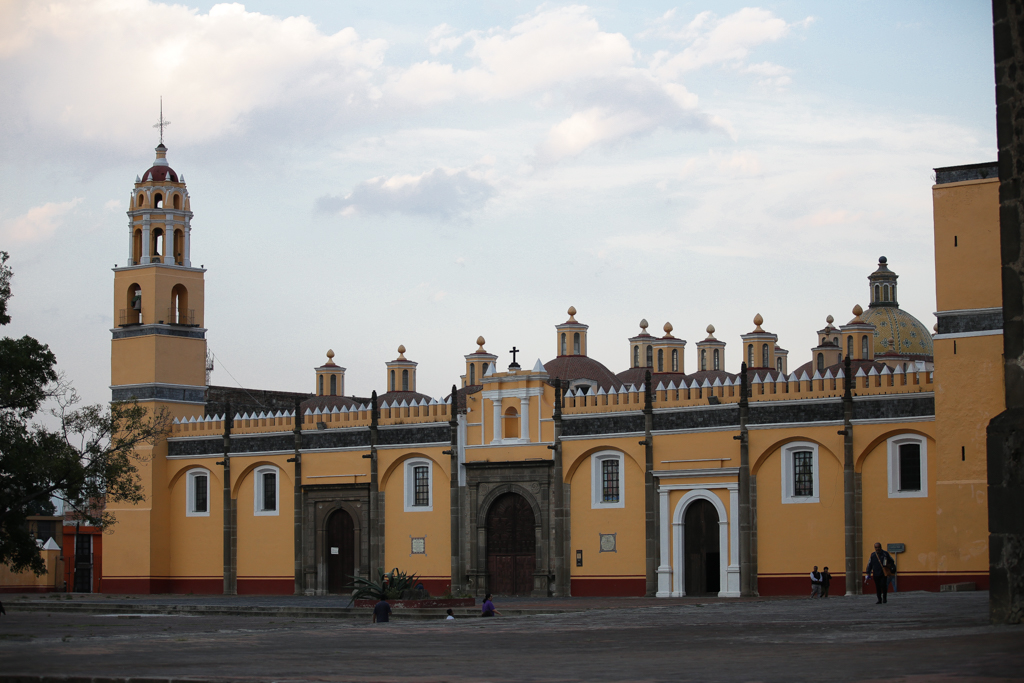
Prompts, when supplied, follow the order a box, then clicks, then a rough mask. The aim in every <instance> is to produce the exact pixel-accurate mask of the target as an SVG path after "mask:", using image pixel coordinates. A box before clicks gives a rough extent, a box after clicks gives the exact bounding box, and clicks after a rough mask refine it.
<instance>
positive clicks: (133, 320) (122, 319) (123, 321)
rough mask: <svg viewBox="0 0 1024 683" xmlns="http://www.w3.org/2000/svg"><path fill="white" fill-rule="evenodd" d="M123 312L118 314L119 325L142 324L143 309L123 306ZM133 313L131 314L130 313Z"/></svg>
mask: <svg viewBox="0 0 1024 683" xmlns="http://www.w3.org/2000/svg"><path fill="white" fill-rule="evenodd" d="M120 313H121V314H120V315H119V316H118V323H117V326H118V327H128V326H130V325H141V324H142V311H135V310H133V309H128V308H122V309H121V312H120ZM129 313H131V314H132V315H131V316H129V315H128V314H129Z"/></svg>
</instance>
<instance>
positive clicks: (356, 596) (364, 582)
mask: <svg viewBox="0 0 1024 683" xmlns="http://www.w3.org/2000/svg"><path fill="white" fill-rule="evenodd" d="M418 580H419V577H418V576H416V575H415V574H406V573H405V572H401V571H398V568H397V567H396V568H395V569H392V570H391V571H390V572H385V571H384V570H383V569H382V568H378V569H377V577H376V579H364V578H362V577H359V576H353V577H352V584H353V585H354V586H355V587H356V589H355V590H354V591H353V592H352V601H351V602H349V605H351V604H352V603H353V602H355V601H356V600H361V599H364V598H371V599H374V600H396V599H398V598H400V597H402V593H403V592H404V591H407V590H409V589H411V588H413V587H415V586H416V582H417V581H418Z"/></svg>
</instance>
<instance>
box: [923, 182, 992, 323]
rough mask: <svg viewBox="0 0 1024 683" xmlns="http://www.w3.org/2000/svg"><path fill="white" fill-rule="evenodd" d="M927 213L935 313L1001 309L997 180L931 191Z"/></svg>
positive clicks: (957, 184)
mask: <svg viewBox="0 0 1024 683" xmlns="http://www.w3.org/2000/svg"><path fill="white" fill-rule="evenodd" d="M932 212H933V218H934V223H935V300H936V303H937V305H938V307H939V310H940V311H951V310H959V309H965V308H990V307H995V306H1002V294H1001V282H1000V275H999V274H1000V260H999V179H998V178H992V179H989V180H968V181H965V182H961V183H948V184H944V185H933V186H932ZM954 236H955V237H956V240H955V244H956V246H954Z"/></svg>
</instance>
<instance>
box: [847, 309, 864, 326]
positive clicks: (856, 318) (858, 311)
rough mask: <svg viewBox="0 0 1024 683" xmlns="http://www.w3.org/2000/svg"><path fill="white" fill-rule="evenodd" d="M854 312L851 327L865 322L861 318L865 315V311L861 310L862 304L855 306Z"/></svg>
mask: <svg viewBox="0 0 1024 683" xmlns="http://www.w3.org/2000/svg"><path fill="white" fill-rule="evenodd" d="M852 312H853V320H851V321H850V324H851V325H854V324H857V323H862V322H864V318H862V317H860V316H861V315H862V314H863V313H864V309H863V308H861V306H860V304H855V305H854V307H853V311H852Z"/></svg>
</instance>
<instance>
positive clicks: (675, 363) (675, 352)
mask: <svg viewBox="0 0 1024 683" xmlns="http://www.w3.org/2000/svg"><path fill="white" fill-rule="evenodd" d="M672 372H679V349H672Z"/></svg>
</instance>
